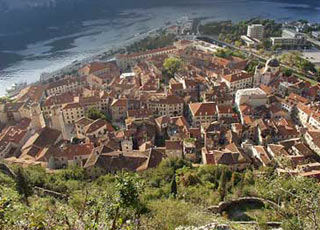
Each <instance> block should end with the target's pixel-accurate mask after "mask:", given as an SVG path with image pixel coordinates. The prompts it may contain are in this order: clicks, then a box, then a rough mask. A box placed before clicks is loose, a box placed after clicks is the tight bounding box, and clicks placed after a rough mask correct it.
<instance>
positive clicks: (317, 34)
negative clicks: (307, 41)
mask: <svg viewBox="0 0 320 230" xmlns="http://www.w3.org/2000/svg"><path fill="white" fill-rule="evenodd" d="M312 37H314V38H315V39H320V31H312Z"/></svg>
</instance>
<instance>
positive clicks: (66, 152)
mask: <svg viewBox="0 0 320 230" xmlns="http://www.w3.org/2000/svg"><path fill="white" fill-rule="evenodd" d="M93 149H94V146H93V144H92V143H88V144H77V145H69V146H67V147H65V148H64V149H63V150H62V152H61V157H66V158H67V159H68V160H73V159H74V157H76V156H89V155H90V154H91V153H92V151H93ZM59 157H60V156H59Z"/></svg>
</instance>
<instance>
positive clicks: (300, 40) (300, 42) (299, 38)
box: [270, 29, 309, 48]
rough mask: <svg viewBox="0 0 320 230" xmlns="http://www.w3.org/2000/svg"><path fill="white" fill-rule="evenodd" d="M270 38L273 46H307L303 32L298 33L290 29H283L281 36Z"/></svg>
mask: <svg viewBox="0 0 320 230" xmlns="http://www.w3.org/2000/svg"><path fill="white" fill-rule="evenodd" d="M270 39H271V42H272V45H273V46H279V47H282V48H305V47H308V46H309V43H308V41H307V39H306V38H305V35H304V34H303V33H298V32H296V31H294V30H290V29H283V30H282V37H271V38H270Z"/></svg>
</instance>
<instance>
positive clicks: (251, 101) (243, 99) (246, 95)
mask: <svg viewBox="0 0 320 230" xmlns="http://www.w3.org/2000/svg"><path fill="white" fill-rule="evenodd" d="M267 101H268V98H267V94H266V93H265V92H264V91H263V90H262V89H260V88H253V89H241V90H238V91H237V92H236V99H235V102H236V105H237V107H238V108H239V107H240V105H243V104H247V105H250V106H252V107H258V106H261V105H265V104H267Z"/></svg>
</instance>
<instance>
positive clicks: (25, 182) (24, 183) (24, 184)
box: [15, 168, 33, 206]
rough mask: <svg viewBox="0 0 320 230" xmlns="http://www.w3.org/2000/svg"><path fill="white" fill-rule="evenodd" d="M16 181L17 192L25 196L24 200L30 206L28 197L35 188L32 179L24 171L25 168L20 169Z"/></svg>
mask: <svg viewBox="0 0 320 230" xmlns="http://www.w3.org/2000/svg"><path fill="white" fill-rule="evenodd" d="M15 182H16V190H17V192H18V193H19V194H20V195H21V196H22V197H23V198H24V201H25V202H26V204H27V205H28V206H29V201H28V197H29V196H31V195H32V193H33V190H32V186H31V183H30V180H29V178H28V177H27V176H26V174H25V173H24V171H23V169H21V168H19V169H18V172H17V175H16V179H15Z"/></svg>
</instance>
